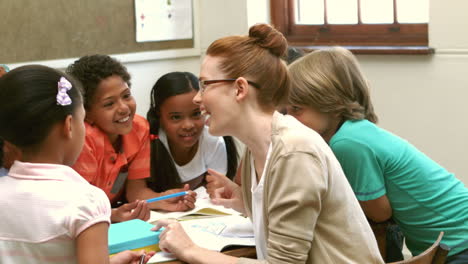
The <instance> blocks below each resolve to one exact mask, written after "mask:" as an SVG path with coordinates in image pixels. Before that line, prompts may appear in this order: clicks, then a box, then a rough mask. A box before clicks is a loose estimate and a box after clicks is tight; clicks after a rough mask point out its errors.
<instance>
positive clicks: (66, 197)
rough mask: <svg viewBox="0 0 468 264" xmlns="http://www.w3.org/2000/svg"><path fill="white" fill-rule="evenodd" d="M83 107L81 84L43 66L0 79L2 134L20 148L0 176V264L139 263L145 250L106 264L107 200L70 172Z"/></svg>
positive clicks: (76, 151) (79, 142) (80, 139)
mask: <svg viewBox="0 0 468 264" xmlns="http://www.w3.org/2000/svg"><path fill="white" fill-rule="evenodd" d="M82 102H83V100H82V97H81V95H80V91H79V87H78V83H77V82H76V81H74V80H73V79H71V78H70V77H69V76H67V75H66V74H64V73H62V72H60V71H58V70H54V69H52V68H49V67H46V66H40V65H29V66H23V67H19V68H16V69H14V70H12V71H11V72H9V73H7V74H6V75H4V76H3V77H2V78H0V123H1V124H2V126H0V137H1V138H3V139H4V140H6V141H8V142H9V143H11V144H13V145H14V146H15V147H16V148H18V149H19V150H20V151H21V157H20V158H19V160H16V161H15V162H14V163H13V166H12V167H11V168H10V170H9V172H8V175H7V176H4V177H0V190H2V191H1V192H0V211H1V212H3V214H2V224H1V225H0V263H96V264H97V263H99V264H102V263H138V260H139V258H140V256H141V255H142V254H143V253H144V252H143V251H141V252H132V251H125V252H122V253H119V254H117V255H116V256H114V257H112V258H110V259H109V251H108V241H107V236H108V228H109V223H110V213H111V209H110V203H109V200H108V199H107V197H106V195H105V193H104V192H103V191H102V190H100V189H98V188H96V187H94V186H92V185H90V184H89V183H88V182H87V181H86V180H85V179H84V178H82V177H81V176H80V175H79V174H78V173H77V172H75V171H74V170H73V169H72V168H70V167H69V166H71V165H72V164H73V163H74V162H75V161H76V159H77V157H78V155H79V154H80V151H81V149H82V147H83V142H84V137H85V127H84V117H85V111H84V108H83V103H82ZM153 254H154V252H152V253H150V254H148V255H147V257H146V259H145V261H147V260H148V259H149V258H150V257H151V255H153Z"/></svg>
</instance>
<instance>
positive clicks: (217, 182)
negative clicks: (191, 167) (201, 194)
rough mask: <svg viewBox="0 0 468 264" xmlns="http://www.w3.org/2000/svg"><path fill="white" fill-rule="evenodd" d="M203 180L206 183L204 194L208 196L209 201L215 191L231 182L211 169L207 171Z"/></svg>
mask: <svg viewBox="0 0 468 264" xmlns="http://www.w3.org/2000/svg"><path fill="white" fill-rule="evenodd" d="M205 180H206V182H207V184H206V192H207V193H208V194H209V195H210V198H211V199H213V198H214V192H215V190H216V189H218V188H221V187H224V186H225V185H227V184H229V182H231V180H230V179H229V178H228V177H226V176H225V175H223V174H221V173H218V172H217V171H215V170H212V169H208V172H207V174H206V177H205Z"/></svg>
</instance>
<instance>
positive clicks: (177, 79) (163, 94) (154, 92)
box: [146, 72, 200, 135]
mask: <svg viewBox="0 0 468 264" xmlns="http://www.w3.org/2000/svg"><path fill="white" fill-rule="evenodd" d="M198 90H199V86H198V79H197V77H196V76H195V75H193V74H192V73H190V72H170V73H167V74H165V75H163V76H161V78H159V79H158V80H157V81H156V83H155V84H154V85H153V88H152V89H151V94H150V97H151V98H150V99H151V104H150V109H149V111H148V113H147V116H146V117H147V119H148V121H149V123H150V127H151V128H150V129H151V130H150V133H151V134H154V135H157V134H158V131H159V128H160V127H161V110H162V111H163V112H167V111H164V110H165V109H161V107H162V106H163V105H164V104H165V102H166V101H167V100H168V99H169V98H172V97H174V96H178V95H184V94H187V95H188V94H196V93H197V92H198ZM188 97H190V95H189V96H188ZM183 101H184V102H185V105H187V102H186V101H187V100H183ZM191 102H192V101H191V99H190V100H189V101H188V103H189V110H191V111H194V114H197V115H199V114H200V110H199V107H198V106H196V105H194V104H193V103H191ZM190 104H192V105H191V107H190ZM178 112H180V111H178ZM168 118H169V119H172V120H174V121H177V120H179V119H180V115H179V114H176V115H171V116H168V117H167V118H165V117H163V119H168ZM197 118H198V117H197ZM163 126H164V125H163Z"/></svg>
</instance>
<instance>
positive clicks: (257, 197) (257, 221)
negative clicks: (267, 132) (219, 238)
mask: <svg viewBox="0 0 468 264" xmlns="http://www.w3.org/2000/svg"><path fill="white" fill-rule="evenodd" d="M270 154H271V143H270V146H269V147H268V153H267V157H266V161H265V166H264V168H266V167H267V165H268V161H269V160H270ZM250 164H251V165H250V167H251V168H252V172H251V173H252V222H253V230H254V235H255V249H256V250H257V259H266V258H267V256H268V252H267V250H266V237H265V229H264V228H263V223H264V222H263V218H264V217H265V216H264V215H263V183H264V182H265V171H266V170H265V169H263V172H262V177H261V178H260V181H259V182H258V183H257V173H256V172H255V162H254V159H253V156H252V158H251V159H250Z"/></svg>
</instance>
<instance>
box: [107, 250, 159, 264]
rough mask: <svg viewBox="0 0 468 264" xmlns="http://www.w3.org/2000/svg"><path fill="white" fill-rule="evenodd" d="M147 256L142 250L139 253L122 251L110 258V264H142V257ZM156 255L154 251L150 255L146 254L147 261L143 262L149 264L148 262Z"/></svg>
mask: <svg viewBox="0 0 468 264" xmlns="http://www.w3.org/2000/svg"><path fill="white" fill-rule="evenodd" d="M143 254H145V251H144V250H141V251H139V252H135V251H130V250H126V251H122V252H120V253H118V254H115V255H114V256H112V257H111V258H110V261H109V262H110V264H140V258H141V256H142V255H143ZM154 254H155V252H154V251H151V252H149V253H146V255H145V259H144V260H143V263H147V262H148V260H149V259H150V258H151V257H152V256H153V255H154Z"/></svg>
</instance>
